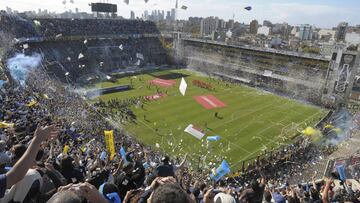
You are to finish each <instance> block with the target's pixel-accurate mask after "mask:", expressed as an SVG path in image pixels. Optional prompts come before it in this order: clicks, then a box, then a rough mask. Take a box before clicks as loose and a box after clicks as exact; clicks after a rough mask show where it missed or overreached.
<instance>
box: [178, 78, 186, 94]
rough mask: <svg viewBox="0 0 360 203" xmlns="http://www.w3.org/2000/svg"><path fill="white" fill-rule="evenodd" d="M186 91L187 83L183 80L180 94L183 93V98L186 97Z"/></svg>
mask: <svg viewBox="0 0 360 203" xmlns="http://www.w3.org/2000/svg"><path fill="white" fill-rule="evenodd" d="M186 89H187V84H186V81H185V79H184V78H181V82H180V86H179V90H180V93H181V94H182V95H183V96H185V92H186Z"/></svg>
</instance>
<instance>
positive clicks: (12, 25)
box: [0, 11, 39, 40]
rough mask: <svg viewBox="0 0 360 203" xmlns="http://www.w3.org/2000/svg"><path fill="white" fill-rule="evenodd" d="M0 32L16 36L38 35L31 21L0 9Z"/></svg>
mask: <svg viewBox="0 0 360 203" xmlns="http://www.w3.org/2000/svg"><path fill="white" fill-rule="evenodd" d="M0 32H2V33H7V34H11V35H12V36H13V37H16V38H20V37H38V36H39V34H38V33H37V32H36V30H35V28H34V27H33V25H32V22H31V21H29V20H26V19H24V18H22V17H20V16H18V15H11V14H8V13H6V12H5V11H0ZM10 40H13V39H10Z"/></svg>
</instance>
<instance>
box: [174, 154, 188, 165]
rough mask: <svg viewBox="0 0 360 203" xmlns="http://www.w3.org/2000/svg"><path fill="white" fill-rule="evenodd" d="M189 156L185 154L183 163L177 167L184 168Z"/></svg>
mask: <svg viewBox="0 0 360 203" xmlns="http://www.w3.org/2000/svg"><path fill="white" fill-rule="evenodd" d="M187 156H188V154H185V157H184V159H183V160H182V162H181V163H180V164H179V165H177V166H176V167H177V168H182V167H183V166H184V164H185V162H186V159H187Z"/></svg>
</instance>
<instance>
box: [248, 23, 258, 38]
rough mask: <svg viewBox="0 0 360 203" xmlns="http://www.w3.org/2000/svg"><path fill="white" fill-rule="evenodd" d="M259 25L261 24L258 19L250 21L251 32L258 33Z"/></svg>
mask: <svg viewBox="0 0 360 203" xmlns="http://www.w3.org/2000/svg"><path fill="white" fill-rule="evenodd" d="M258 25H259V23H258V21H257V20H252V21H251V22H250V33H251V34H254V35H256V34H257V30H258Z"/></svg>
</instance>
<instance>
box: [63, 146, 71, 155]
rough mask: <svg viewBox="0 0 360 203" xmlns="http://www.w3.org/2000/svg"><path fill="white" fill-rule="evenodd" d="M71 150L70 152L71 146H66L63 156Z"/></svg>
mask: <svg viewBox="0 0 360 203" xmlns="http://www.w3.org/2000/svg"><path fill="white" fill-rule="evenodd" d="M69 150H70V147H69V145H65V146H64V150H63V154H67V153H68V152H69Z"/></svg>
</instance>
